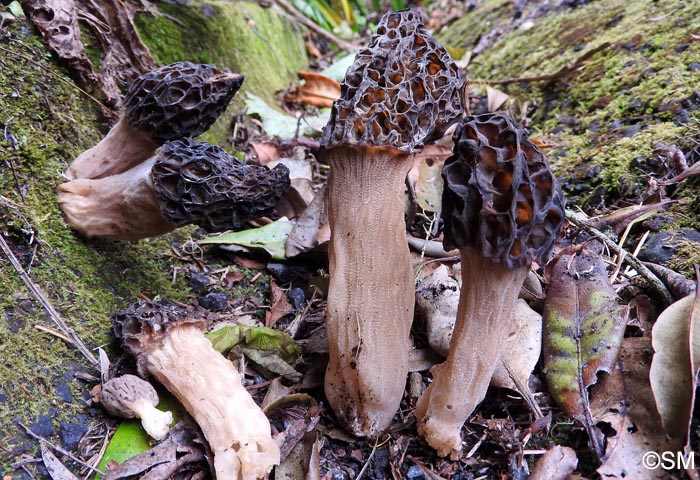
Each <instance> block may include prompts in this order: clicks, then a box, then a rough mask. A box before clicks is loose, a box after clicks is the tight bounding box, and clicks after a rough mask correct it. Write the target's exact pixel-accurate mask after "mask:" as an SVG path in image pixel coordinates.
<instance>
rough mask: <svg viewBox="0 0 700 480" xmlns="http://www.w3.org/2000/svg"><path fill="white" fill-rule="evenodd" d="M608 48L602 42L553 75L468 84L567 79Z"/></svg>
mask: <svg viewBox="0 0 700 480" xmlns="http://www.w3.org/2000/svg"><path fill="white" fill-rule="evenodd" d="M609 46H610V42H603V43H601V44H600V45H598V46H597V47H593V48H592V49H590V50H588V51H587V52H585V53H584V54H583V55H581V56H580V57H578V58H577V59H575V60H573V61H571V62H569V63H567V64H566V65H564V66H563V67H561V68H560V69H559V70H557V71H556V72H554V73H545V74H544V75H534V76H528V77H518V78H505V79H503V80H480V79H476V80H469V83H482V84H489V85H508V84H510V83H530V82H542V81H549V80H556V79H558V78H562V77H568V76H569V75H570V74H572V73H573V72H575V71H576V70H578V69H579V68H581V66H582V64H583V62H585V61H586V60H588V59H589V58H591V57H592V56H593V55H595V54H596V53H598V52H600V51H601V50H605V49H606V48H608V47H609Z"/></svg>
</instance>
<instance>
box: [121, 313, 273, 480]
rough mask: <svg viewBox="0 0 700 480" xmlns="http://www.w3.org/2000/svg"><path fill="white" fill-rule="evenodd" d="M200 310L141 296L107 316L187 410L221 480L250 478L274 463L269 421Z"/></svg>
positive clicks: (148, 371)
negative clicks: (216, 343)
mask: <svg viewBox="0 0 700 480" xmlns="http://www.w3.org/2000/svg"><path fill="white" fill-rule="evenodd" d="M205 326H206V322H205V320H204V317H203V315H202V314H201V313H198V312H190V311H188V310H187V309H185V308H182V307H178V306H175V305H172V304H168V303H166V302H146V301H142V302H140V303H138V304H135V305H132V306H130V307H128V308H126V309H124V310H120V311H118V312H115V313H114V314H113V315H112V332H113V333H114V335H115V336H116V337H117V338H119V339H120V340H121V341H122V343H123V346H124V348H125V350H127V351H128V352H129V353H130V354H132V355H133V356H134V357H135V358H136V364H137V368H138V372H139V375H141V376H146V375H151V376H153V377H154V378H155V379H156V380H157V381H158V382H160V383H161V384H162V385H163V386H165V388H167V389H168V390H169V391H170V392H171V393H172V394H173V395H174V396H175V397H176V398H177V399H178V400H179V401H180V402H181V403H182V404H183V406H184V407H185V409H187V411H188V412H189V413H190V415H192V417H193V418H194V419H195V421H196V422H197V424H199V427H200V428H201V429H202V433H203V434H204V437H205V438H206V439H207V442H208V443H209V447H210V448H211V451H212V453H213V454H214V469H215V474H216V478H218V479H219V480H255V479H258V478H262V477H264V476H265V474H267V473H268V472H269V471H270V470H271V469H272V467H273V466H274V465H277V464H279V461H280V451H279V448H278V446H277V444H276V443H275V442H274V440H273V439H272V435H271V429H270V422H269V421H268V419H267V417H266V416H265V414H264V413H263V412H262V410H261V409H260V407H258V406H257V405H256V403H255V401H254V400H253V398H252V397H251V396H250V394H249V393H248V391H247V390H246V389H245V387H244V386H243V384H242V383H241V381H242V377H241V375H240V374H239V373H238V371H237V370H236V368H235V367H234V366H233V364H232V363H231V362H230V361H229V360H227V359H226V358H224V356H223V355H221V354H220V353H219V352H217V351H216V350H214V348H213V347H212V345H211V342H209V340H207V338H206V337H205V336H204V332H203V330H204V328H205Z"/></svg>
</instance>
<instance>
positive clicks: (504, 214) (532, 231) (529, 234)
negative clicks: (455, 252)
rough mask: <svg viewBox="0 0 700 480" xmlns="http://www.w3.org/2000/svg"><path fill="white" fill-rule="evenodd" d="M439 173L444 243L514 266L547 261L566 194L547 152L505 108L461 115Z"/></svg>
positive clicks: (557, 234) (446, 246) (559, 221)
mask: <svg viewBox="0 0 700 480" xmlns="http://www.w3.org/2000/svg"><path fill="white" fill-rule="evenodd" d="M453 140H454V144H455V146H454V151H453V155H452V156H451V157H450V158H448V159H447V161H446V162H445V167H444V168H443V171H442V176H443V180H444V181H445V186H444V190H443V196H442V218H443V220H444V229H445V240H444V245H445V248H446V249H448V250H450V249H453V248H460V249H474V250H477V251H479V252H481V254H482V255H483V256H484V257H487V258H491V259H492V260H494V261H496V262H499V263H503V264H505V265H507V266H508V267H509V268H519V267H523V266H526V265H529V264H530V263H532V262H534V261H537V262H540V263H541V262H543V261H545V260H547V257H548V255H549V253H550V252H551V249H552V246H553V244H554V242H555V241H556V239H557V237H558V236H559V227H560V226H561V222H562V220H563V219H564V199H563V195H562V192H561V189H560V188H559V184H558V183H557V181H556V179H555V178H554V176H553V175H552V172H551V171H550V170H549V165H548V163H547V160H546V159H545V157H544V155H543V154H542V152H541V151H540V150H538V149H537V147H535V145H534V144H533V143H532V142H531V141H530V140H529V139H528V137H527V133H526V132H525V129H524V128H523V127H522V126H521V125H520V124H518V123H517V122H515V121H514V120H513V119H512V118H511V117H510V116H508V115H507V114H504V113H488V114H484V115H478V116H471V117H466V118H464V119H463V120H462V121H461V122H460V123H459V124H458V125H457V129H456V130H455V133H454V136H453Z"/></svg>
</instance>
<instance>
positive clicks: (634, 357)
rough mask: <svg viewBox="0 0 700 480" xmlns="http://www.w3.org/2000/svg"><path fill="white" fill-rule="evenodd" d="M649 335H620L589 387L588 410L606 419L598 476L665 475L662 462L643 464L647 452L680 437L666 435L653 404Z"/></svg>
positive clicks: (666, 447) (675, 446)
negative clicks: (610, 364) (615, 352)
mask: <svg viewBox="0 0 700 480" xmlns="http://www.w3.org/2000/svg"><path fill="white" fill-rule="evenodd" d="M652 353H653V351H652V348H651V339H649V338H646V337H629V338H625V339H624V340H623V342H622V346H621V348H620V355H619V360H618V362H617V363H616V365H615V368H614V369H613V370H612V371H611V373H610V374H609V375H603V376H602V378H601V380H600V382H599V383H598V384H597V385H595V386H594V387H593V388H592V389H591V395H590V396H591V412H592V415H593V418H594V419H595V420H596V422H602V423H603V424H606V425H607V426H608V428H606V431H607V439H606V440H607V442H606V443H607V445H606V448H605V455H604V456H603V457H602V459H601V460H602V462H603V464H602V465H601V467H600V468H599V469H598V473H600V474H601V476H602V477H603V478H619V479H622V478H634V479H640V480H646V479H667V478H673V475H671V474H669V472H666V471H665V470H664V469H663V468H657V469H649V468H646V467H645V465H644V454H645V453H647V452H657V453H661V452H667V451H668V452H678V451H680V450H681V449H682V445H683V444H682V441H681V439H669V438H668V437H667V436H666V435H665V432H664V429H663V426H662V424H661V418H660V416H659V413H658V412H657V410H656V404H655V402H654V396H653V394H652V391H651V385H650V383H649V367H650V365H651V361H652V360H651V358H652Z"/></svg>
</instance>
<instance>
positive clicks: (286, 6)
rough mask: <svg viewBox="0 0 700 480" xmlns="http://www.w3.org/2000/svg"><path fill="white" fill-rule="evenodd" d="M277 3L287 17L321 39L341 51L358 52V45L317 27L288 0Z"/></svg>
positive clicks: (276, 0) (277, 1)
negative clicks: (333, 44)
mask: <svg viewBox="0 0 700 480" xmlns="http://www.w3.org/2000/svg"><path fill="white" fill-rule="evenodd" d="M275 3H276V4H277V5H279V6H280V8H282V10H284V12H285V13H286V14H287V15H289V16H290V17H292V18H293V19H294V20H296V21H297V22H299V23H301V24H302V25H304V26H305V27H306V28H308V29H309V30H312V31H313V32H314V33H316V34H317V35H318V36H319V37H323V38H325V39H326V40H328V41H329V42H333V43H335V44H336V45H337V46H338V48H341V49H343V50H345V51H347V52H354V51H355V50H357V46H356V45H354V44H352V43H350V42H346V41H345V40H343V39H342V38H338V37H336V36H335V35H333V34H332V33H330V32H329V31H327V30H324V29H323V28H321V27H319V26H318V25H316V24H315V23H314V22H312V21H311V20H309V19H308V18H306V17H305V16H304V15H302V14H301V13H299V12H298V11H297V9H296V8H294V5H292V4H291V3H289V2H287V0H275Z"/></svg>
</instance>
